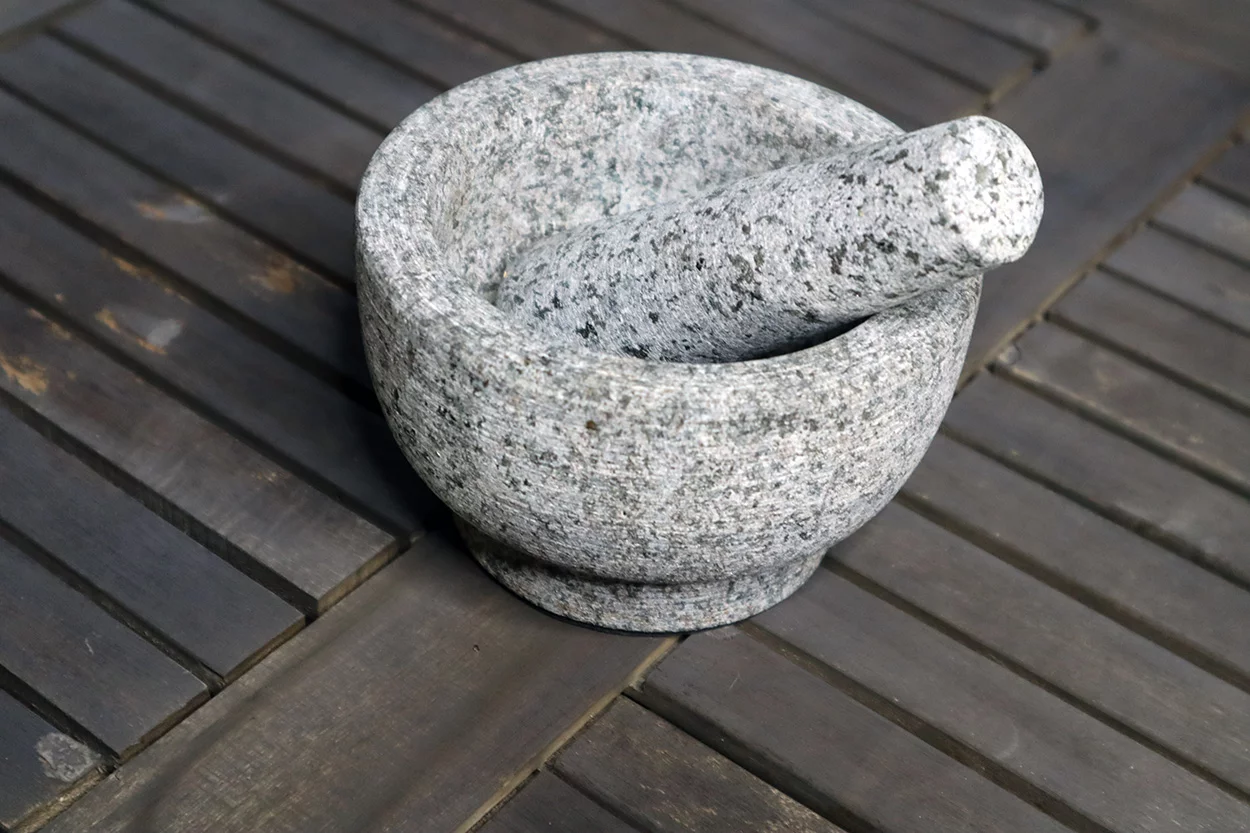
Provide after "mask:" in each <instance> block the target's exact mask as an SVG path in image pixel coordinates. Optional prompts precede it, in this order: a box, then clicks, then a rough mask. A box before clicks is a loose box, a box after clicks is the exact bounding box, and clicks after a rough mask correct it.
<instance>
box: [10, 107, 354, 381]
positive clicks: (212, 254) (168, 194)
mask: <svg viewBox="0 0 1250 833" xmlns="http://www.w3.org/2000/svg"><path fill="white" fill-rule="evenodd" d="M0 120H3V122H4V130H0V167H3V168H6V169H7V170H8V171H9V172H10V173H12V174H13V175H14V176H16V177H18V178H19V179H22V180H23V181H25V182H26V183H28V184H29V185H30V186H31V187H32V188H34V189H37V190H38V191H40V192H41V193H43V194H45V195H47V196H48V197H49V198H51V199H53V200H55V201H56V202H58V203H60V204H61V205H62V206H64V207H65V208H66V209H67V210H69V211H71V212H73V213H74V214H77V215H79V216H80V217H83V218H85V219H86V220H89V221H90V222H92V223H95V224H96V225H98V226H100V227H101V228H103V229H105V230H107V231H108V232H110V233H111V234H114V235H116V236H117V237H118V238H119V239H121V240H122V241H123V242H125V243H127V244H128V245H131V246H134V247H136V248H138V249H140V250H142V251H143V252H144V253H145V254H146V255H148V256H150V257H151V258H152V259H153V260H155V261H156V262H158V263H160V264H161V265H162V266H164V267H165V268H167V269H170V270H171V271H173V272H175V273H177V274H178V275H180V276H181V277H182V278H184V279H185V280H186V281H188V282H189V283H190V284H192V285H193V286H194V287H195V288H196V290H198V291H199V292H200V293H203V297H204V298H206V299H210V303H212V304H214V305H216V306H219V307H220V306H225V307H226V308H228V309H229V310H230V311H231V312H233V313H236V314H237V315H238V316H241V317H242V318H244V319H247V320H249V321H250V322H252V323H254V324H255V325H256V326H258V327H260V328H262V329H264V330H268V331H269V332H271V333H273V334H275V335H276V336H277V337H280V338H281V339H284V340H285V341H286V342H287V343H289V344H290V345H293V346H294V347H295V348H298V349H299V350H301V351H303V352H304V353H305V354H306V355H307V356H308V357H310V358H312V359H314V360H316V362H317V363H318V364H319V365H321V366H322V367H324V368H326V369H328V370H329V371H331V372H335V373H339V374H342V375H343V376H346V377H349V378H352V379H355V380H358V381H359V382H360V384H361V385H368V384H369V371H368V369H367V368H366V367H365V360H364V349H363V346H362V344H361V337H360V322H359V318H358V315H357V311H356V299H355V298H354V297H352V295H351V294H350V293H349V292H346V291H344V290H343V289H341V288H339V287H338V286H336V285H335V284H332V283H330V282H329V281H327V280H326V279H324V278H322V277H320V276H318V275H317V274H315V273H313V272H311V271H309V270H308V269H305V268H304V267H302V266H300V265H299V264H298V263H297V262H295V261H294V260H292V259H291V258H290V257H287V256H286V255H284V254H282V253H281V252H279V251H278V250H276V249H274V248H272V247H270V246H267V245H265V244H264V243H262V242H260V241H259V240H257V239H256V238H254V237H251V236H249V235H248V234H246V233H244V232H243V231H241V230H240V229H238V228H237V227H235V226H232V225H230V224H228V223H226V222H224V221H222V220H221V219H220V218H219V217H218V216H217V215H215V214H213V213H212V212H211V211H210V210H209V209H208V208H206V207H205V206H204V205H203V204H201V203H199V202H196V201H195V200H192V199H191V198H190V197H187V196H186V195H184V194H183V193H182V192H180V191H177V190H175V189H173V188H170V187H169V186H167V185H165V184H163V183H162V182H160V181H158V180H156V179H154V178H152V177H150V176H148V175H147V174H144V173H143V172H141V171H140V170H138V169H137V168H135V167H133V166H131V165H129V164H127V163H125V162H123V161H122V160H120V159H119V158H117V157H116V156H114V155H112V154H110V153H108V152H106V151H104V150H103V149H101V148H100V147H99V146H98V145H96V144H94V143H92V142H91V141H89V140H87V139H85V138H83V137H81V136H78V135H77V134H75V133H73V132H71V131H70V130H68V129H67V128H65V127H64V126H63V125H60V124H58V123H56V122H55V121H53V120H52V119H50V118H49V117H47V116H45V115H43V114H42V113H40V112H38V111H36V110H35V109H33V108H31V107H29V106H27V105H26V104H23V103H22V102H20V101H18V100H17V99H15V98H13V97H12V96H9V95H7V94H5V93H0ZM273 340H274V341H277V339H273ZM287 349H288V350H289V349H291V348H287Z"/></svg>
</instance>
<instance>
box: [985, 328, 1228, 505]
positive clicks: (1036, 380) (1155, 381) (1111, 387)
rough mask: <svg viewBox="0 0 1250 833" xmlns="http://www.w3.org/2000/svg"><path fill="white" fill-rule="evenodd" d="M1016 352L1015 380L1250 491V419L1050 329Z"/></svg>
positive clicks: (1033, 334)
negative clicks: (1046, 392)
mask: <svg viewBox="0 0 1250 833" xmlns="http://www.w3.org/2000/svg"><path fill="white" fill-rule="evenodd" d="M1016 348H1017V352H1016V353H1015V354H1014V359H1013V361H1011V362H1010V366H1009V370H1010V372H1011V373H1012V375H1014V376H1016V377H1017V378H1019V379H1023V380H1025V381H1027V382H1029V383H1030V384H1032V385H1035V386H1037V387H1040V388H1044V389H1045V390H1047V391H1048V392H1050V394H1051V395H1052V396H1056V397H1058V398H1061V399H1063V400H1065V401H1067V402H1069V403H1070V404H1071V405H1072V406H1073V407H1076V408H1079V409H1081V410H1083V411H1086V412H1088V413H1091V414H1094V415H1096V416H1098V417H1099V418H1101V419H1104V420H1106V421H1108V422H1110V423H1112V424H1113V427H1116V428H1118V429H1119V430H1120V431H1122V432H1128V433H1131V434H1133V435H1134V436H1136V437H1138V438H1139V439H1141V440H1143V441H1145V442H1147V443H1148V444H1152V445H1157V446H1160V447H1162V448H1165V449H1167V450H1168V451H1169V452H1170V453H1172V454H1175V455H1176V456H1178V457H1180V458H1181V459H1184V460H1186V461H1188V462H1190V463H1191V464H1193V465H1194V466H1196V467H1198V468H1200V469H1202V470H1205V471H1207V472H1209V473H1212V474H1214V475H1217V476H1218V477H1220V478H1222V479H1223V480H1225V481H1226V482H1230V483H1232V484H1234V486H1235V487H1236V488H1240V489H1243V490H1245V491H1247V492H1250V417H1248V416H1246V415H1245V414H1242V413H1239V412H1237V411H1234V410H1232V409H1231V408H1228V407H1225V406H1223V405H1220V404H1219V403H1217V402H1214V401H1212V400H1210V399H1208V398H1207V397H1205V396H1203V395H1202V394H1200V393H1195V392H1194V391H1193V390H1192V389H1190V388H1187V387H1185V386H1184V385H1181V384H1178V383H1177V382H1174V381H1172V380H1171V379H1169V378H1167V377H1166V376H1162V375H1160V374H1158V373H1155V372H1153V371H1151V370H1148V369H1147V368H1144V367H1142V366H1141V365H1139V364H1136V363H1135V362H1132V361H1130V360H1128V359H1126V358H1124V357H1123V356H1121V355H1119V354H1117V353H1113V352H1111V351H1110V350H1106V349H1104V348H1101V347H1098V346H1097V345H1095V344H1092V343H1091V342H1089V341H1086V340H1085V339H1083V338H1080V337H1079V336H1076V335H1073V334H1072V333H1070V332H1068V331H1066V330H1063V329H1061V328H1059V327H1055V326H1053V325H1050V324H1042V325H1039V326H1037V327H1034V328H1033V329H1032V330H1030V331H1029V332H1027V333H1025V335H1024V337H1023V338H1022V339H1020V340H1019V341H1017V342H1016Z"/></svg>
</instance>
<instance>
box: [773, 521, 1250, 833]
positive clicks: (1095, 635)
mask: <svg viewBox="0 0 1250 833" xmlns="http://www.w3.org/2000/svg"><path fill="white" fill-rule="evenodd" d="M1086 557H1087V558H1097V557H1098V554H1097V553H1087V555H1086ZM830 558H831V559H832V560H833V561H836V562H837V563H839V564H842V565H845V566H847V567H850V568H851V569H852V570H854V571H855V572H857V573H859V574H861V575H863V576H866V577H868V578H869V579H870V580H871V581H873V582H875V583H876V584H878V585H879V586H881V587H884V588H885V589H886V590H887V591H889V592H890V593H893V594H896V595H897V596H898V597H900V598H902V599H904V600H905V601H906V602H908V603H910V604H913V605H915V606H916V607H918V608H920V609H921V610H923V611H925V613H927V614H929V615H931V616H933V617H935V618H937V619H940V620H941V621H943V622H944V623H947V624H949V625H950V626H952V627H953V628H955V629H957V630H958V631H960V632H961V633H963V634H966V635H967V636H968V637H970V638H971V639H972V640H975V641H976V642H978V643H980V644H982V645H984V646H986V647H988V648H989V649H990V650H991V651H993V652H995V654H996V655H997V656H999V657H1005V658H1007V660H1008V661H1010V662H1013V663H1016V664H1018V665H1019V666H1020V667H1022V668H1025V669H1027V670H1028V671H1029V672H1030V673H1032V674H1035V675H1037V677H1038V678H1040V679H1043V680H1045V681H1047V682H1048V683H1050V684H1052V685H1054V686H1056V687H1057V688H1058V689H1060V690H1062V691H1064V692H1066V693H1067V694H1068V695H1070V696H1072V697H1075V698H1077V699H1079V700H1081V701H1083V702H1085V703H1087V704H1088V705H1090V706H1093V707H1094V708H1095V709H1097V710H1099V711H1101V712H1102V713H1103V714H1104V715H1108V716H1110V717H1112V718H1113V719H1114V720H1116V721H1118V722H1119V723H1120V724H1122V725H1126V726H1129V727H1131V728H1132V729H1133V730H1135V731H1136V732H1138V733H1140V734H1141V735H1142V736H1144V737H1147V738H1150V739H1151V740H1153V741H1154V742H1155V743H1157V744H1159V745H1160V746H1162V747H1165V748H1167V749H1169V750H1171V751H1172V752H1173V753H1176V754H1178V755H1179V756H1181V757H1182V758H1185V759H1188V761H1190V762H1191V763H1193V764H1196V765H1198V766H1199V767H1202V768H1204V769H1206V770H1208V771H1210V772H1213V773H1215V774H1216V775H1218V776H1219V777H1221V778H1223V779H1225V780H1226V781H1227V782H1229V783H1232V784H1234V785H1236V786H1237V787H1238V788H1240V789H1241V790H1243V791H1244V790H1245V789H1246V787H1247V785H1250V755H1247V754H1246V750H1247V748H1250V695H1248V694H1247V693H1246V692H1245V691H1243V690H1241V689H1238V688H1235V687H1234V686H1232V685H1230V684H1228V683H1226V682H1224V681H1222V680H1220V679H1218V678H1216V677H1214V676H1212V675H1211V674H1208V673H1206V672H1205V671H1202V670H1201V669H1199V668H1197V667H1196V666H1194V665H1191V664H1190V663H1188V662H1186V661H1185V660H1184V659H1182V658H1180V657H1178V656H1176V655H1175V654H1173V653H1170V652H1169V651H1167V650H1165V649H1163V648H1161V647H1159V646H1158V645H1156V644H1154V643H1152V642H1150V641H1149V640H1147V639H1145V638H1144V637H1141V636H1139V635H1137V634H1135V633H1132V632H1131V631H1129V630H1127V629H1126V628H1124V627H1122V626H1120V625H1118V624H1116V623H1114V622H1112V621H1111V620H1110V619H1107V618H1105V617H1103V616H1100V615H1099V614H1097V613H1095V612H1094V611H1092V610H1090V609H1089V608H1088V607H1085V606H1084V605H1082V604H1080V603H1079V602H1077V601H1074V600H1073V599H1071V598H1069V597H1067V596H1065V595H1064V594H1062V593H1060V592H1058V591H1057V590H1053V589H1051V588H1049V587H1046V586H1045V585H1043V584H1041V583H1040V582H1038V581H1037V580H1035V579H1032V578H1030V577H1028V576H1026V575H1025V574H1024V573H1022V572H1020V571H1019V570H1016V569H1015V568H1014V567H1011V566H1010V565H1008V564H1006V563H1004V562H1002V561H1000V560H998V559H996V558H994V557H993V556H991V555H989V554H988V553H986V552H984V551H982V550H979V549H977V548H976V547H974V546H973V545H971V544H969V543H968V542H966V541H964V540H963V539H961V538H958V537H956V536H955V535H953V534H951V533H950V532H947V531H946V530H944V529H942V528H941V527H940V526H938V525H936V524H934V523H932V522H930V521H927V520H925V519H923V518H921V517H920V516H918V515H916V514H914V513H912V512H909V511H907V510H905V509H902V508H899V507H890V508H888V509H887V510H886V511H885V512H883V513H882V514H881V515H879V516H878V517H877V518H875V519H874V520H873V521H871V522H870V523H869V524H868V525H867V526H865V527H864V528H863V529H862V530H860V532H858V533H856V534H855V535H853V536H852V537H851V538H850V539H848V540H847V541H845V542H843V543H842V544H841V545H839V546H838V547H835V548H834V550H833V552H832V553H831V554H830ZM1228 613H1230V614H1244V606H1242V607H1241V608H1239V609H1237V608H1235V609H1232V610H1229V611H1228ZM1246 621H1248V620H1246V619H1244V618H1242V619H1237V618H1230V619H1227V620H1226V625H1227V626H1229V627H1238V623H1243V624H1244V623H1245V622H1246ZM758 622H759V624H760V625H761V626H763V627H765V628H768V629H769V630H771V631H773V632H774V633H776V634H778V635H779V636H781V637H782V638H784V639H786V640H788V641H790V642H792V643H793V644H795V645H796V646H798V647H799V648H800V649H802V650H803V651H806V652H807V653H809V654H811V655H813V656H815V657H817V658H818V659H820V660H821V661H823V662H828V663H830V664H831V665H832V666H833V667H834V668H836V669H837V670H838V671H839V672H841V673H844V674H847V675H848V676H850V677H852V678H854V679H856V680H859V681H860V682H861V683H862V684H863V685H865V686H868V687H869V688H871V689H873V690H874V691H876V692H877V693H878V694H880V695H881V696H882V697H885V698H887V699H888V700H890V702H892V703H895V704H897V705H898V706H899V707H901V708H903V709H905V710H907V711H908V712H910V713H912V714H914V715H916V716H917V717H920V718H921V719H922V720H925V721H926V722H929V723H931V724H932V725H934V726H936V727H937V728H939V729H941V730H942V731H944V732H945V733H946V734H948V735H949V736H951V737H953V738H955V739H956V740H959V741H962V742H964V743H967V744H968V745H970V746H971V747H973V748H976V749H978V750H979V751H980V752H981V753H983V754H984V755H985V756H986V757H987V758H990V759H993V760H995V761H996V762H997V763H998V764H1000V765H1002V766H1005V767H1008V768H1010V769H1011V770H1012V771H1013V772H1014V773H1015V774H1016V775H1018V776H1020V777H1021V778H1024V779H1026V780H1029V781H1031V782H1032V783H1033V784H1035V785H1036V786H1038V787H1039V788H1041V789H1042V790H1044V791H1045V792H1046V793H1047V794H1048V795H1051V796H1053V797H1054V798H1056V799H1057V800H1059V801H1062V802H1064V803H1066V804H1069V805H1070V806H1072V807H1073V808H1075V809H1077V810H1079V811H1080V812H1082V813H1083V814H1084V815H1086V816H1087V817H1089V818H1091V819H1093V820H1095V821H1097V822H1098V823H1099V824H1101V825H1103V826H1105V827H1107V828H1109V829H1112V830H1166V829H1177V830H1225V829H1228V830H1232V829H1236V828H1237V825H1235V824H1232V823H1231V821H1232V820H1233V819H1238V818H1240V819H1250V806H1244V805H1243V806H1241V807H1240V809H1238V805H1237V804H1236V803H1232V802H1231V799H1228V797H1227V796H1222V795H1220V793H1219V792H1218V791H1217V790H1215V789H1214V788H1213V787H1212V786H1211V785H1210V784H1209V783H1204V782H1202V781H1199V780H1198V779H1196V778H1195V777H1194V776H1192V775H1190V774H1189V773H1186V772H1184V771H1181V770H1180V769H1178V768H1177V767H1176V766H1175V765H1174V764H1171V763H1169V762H1168V761H1167V760H1165V759H1164V758H1163V757H1161V756H1159V755H1157V754H1155V753H1153V752H1151V751H1149V750H1148V749H1147V748H1146V747H1144V746H1141V745H1139V744H1138V743H1136V742H1135V741H1132V740H1130V739H1129V738H1127V737H1125V736H1123V735H1120V734H1117V732H1116V730H1115V729H1113V728H1111V727H1108V726H1107V725H1105V724H1104V723H1100V722H1098V721H1096V720H1093V719H1092V718H1090V717H1088V716H1086V715H1085V714H1083V713H1081V712H1079V711H1077V710H1076V709H1074V708H1073V707H1071V706H1068V705H1066V704H1064V703H1063V702H1062V701H1061V700H1059V699H1058V698H1057V697H1054V696H1053V695H1050V694H1047V693H1045V692H1044V691H1043V690H1042V689H1041V688H1038V687H1036V686H1034V685H1033V684H1032V683H1030V682H1027V681H1026V680H1025V679H1024V678H1023V677H1019V676H1016V675H1015V674H1013V673H1012V672H1010V671H1008V670H1007V669H1005V668H1003V667H1002V666H1001V665H999V664H998V663H996V662H995V661H993V660H991V659H987V658H985V657H982V656H980V655H978V654H977V653H975V652H974V651H972V650H970V649H968V648H966V647H963V646H960V645H959V644H958V643H957V642H955V641H954V640H952V639H950V638H948V637H943V636H939V635H938V633H937V632H936V631H934V630H930V629H928V628H926V627H924V626H923V625H921V624H920V622H919V621H918V620H916V619H912V618H910V617H908V616H907V615H906V614H904V613H903V612H902V611H900V610H898V609H896V608H893V607H891V606H890V605H888V604H886V603H885V602H883V601H880V600H879V599H876V598H874V597H873V596H871V595H870V594H868V593H865V592H864V591H863V590H859V589H857V588H854V587H853V586H852V585H851V584H850V583H848V582H847V581H845V580H843V579H840V578H837V577H835V576H832V575H829V576H824V575H819V574H818V578H816V579H814V580H813V581H812V582H811V583H810V585H808V586H807V587H805V588H804V589H803V590H801V591H800V592H799V593H798V594H796V595H795V597H794V598H793V600H791V601H790V602H788V603H786V604H783V605H781V606H779V607H777V608H775V609H774V610H773V611H770V612H768V613H766V614H764V615H763V616H762V617H761V618H760V619H759V620H758ZM1221 818H1223V820H1224V823H1223V824H1220V823H1217V822H1218V821H1219V819H1221Z"/></svg>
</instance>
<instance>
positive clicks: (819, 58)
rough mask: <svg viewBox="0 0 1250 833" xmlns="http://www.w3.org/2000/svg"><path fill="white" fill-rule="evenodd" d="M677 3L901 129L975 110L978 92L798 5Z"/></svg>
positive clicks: (765, 0)
mask: <svg viewBox="0 0 1250 833" xmlns="http://www.w3.org/2000/svg"><path fill="white" fill-rule="evenodd" d="M676 2H678V3H679V5H681V6H684V7H686V8H688V9H691V10H692V11H695V12H697V13H699V14H701V15H704V16H705V17H707V18H708V19H710V20H713V21H715V22H716V23H719V24H720V25H722V26H725V27H726V28H728V29H731V30H733V31H735V32H738V33H739V34H741V35H743V36H744V37H747V38H750V39H751V40H754V41H756V42H757V43H760V44H762V45H764V46H767V47H769V48H770V49H775V50H777V51H778V52H781V53H782V54H783V55H786V56H788V57H790V58H792V59H793V60H796V61H799V62H801V63H804V64H807V65H808V66H810V67H812V68H813V69H815V70H816V71H818V72H820V73H821V74H822V75H824V76H825V77H826V78H828V79H829V81H830V82H831V84H832V86H833V87H834V88H835V89H838V90H840V91H842V92H844V93H846V94H847V95H850V96H851V97H852V98H856V99H859V100H861V101H863V102H864V103H865V104H867V105H868V106H869V107H872V108H874V109H876V110H880V111H881V112H882V113H883V114H884V115H886V116H888V117H889V118H892V119H895V120H896V121H899V122H900V123H901V124H903V125H904V126H906V127H917V126H920V125H926V124H934V123H936V122H942V121H946V120H948V119H951V118H954V117H955V116H959V115H966V114H968V113H971V112H974V111H977V110H979V109H980V107H981V99H982V96H981V94H980V93H977V92H976V91H974V90H972V89H971V88H969V87H966V86H964V85H962V84H960V83H958V82H957V81H954V80H953V79H951V78H948V77H946V76H944V75H941V74H940V73H938V72H936V71H935V70H932V69H930V68H929V67H927V66H925V65H924V64H922V63H921V62H920V61H918V60H916V59H915V58H912V57H910V56H908V55H904V54H903V53H901V52H896V51H894V50H891V49H890V48H888V47H883V46H882V44H881V43H880V42H878V41H876V40H874V39H872V38H870V37H868V36H866V35H864V34H862V33H860V32H857V31H855V30H854V29H852V28H850V27H849V26H846V25H845V24H841V23H838V22H836V21H833V20H830V19H829V18H827V17H824V16H822V15H820V14H817V13H816V12H814V11H812V10H811V9H809V8H807V7H806V6H804V5H801V4H800V3H799V2H798V0H676Z"/></svg>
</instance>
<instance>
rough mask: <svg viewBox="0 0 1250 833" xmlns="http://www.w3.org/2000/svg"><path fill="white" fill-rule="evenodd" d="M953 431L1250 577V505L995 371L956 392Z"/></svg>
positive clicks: (1067, 490)
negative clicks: (1248, 546)
mask: <svg viewBox="0 0 1250 833" xmlns="http://www.w3.org/2000/svg"><path fill="white" fill-rule="evenodd" d="M946 425H947V427H948V429H950V430H953V431H955V432H956V433H958V435H959V436H960V437H961V438H964V439H966V440H967V441H968V442H969V443H970V444H972V445H974V446H976V447H978V448H983V449H985V450H987V451H989V452H990V453H991V454H993V455H994V456H995V457H998V458H1000V459H1004V460H1009V461H1010V462H1011V465H1013V466H1017V467H1020V468H1024V469H1027V470H1028V471H1029V472H1031V473H1032V474H1034V475H1035V476H1037V477H1039V478H1041V479H1043V480H1045V481H1046V482H1048V483H1050V484H1052V485H1053V486H1055V487H1056V488H1059V489H1061V490H1062V491H1064V492H1065V493H1067V494H1071V495H1075V496H1078V497H1079V499H1081V500H1083V501H1087V502H1088V503H1090V504H1091V505H1094V506H1096V507H1098V509H1099V510H1100V511H1102V512H1104V513H1106V514H1108V515H1110V516H1112V517H1114V518H1116V519H1117V520H1119V521H1120V522H1122V523H1125V524H1128V525H1130V526H1133V527H1134V528H1140V529H1144V530H1147V531H1149V532H1151V533H1152V534H1154V535H1156V536H1159V537H1160V538H1162V539H1165V540H1167V541H1168V542H1169V543H1170V544H1172V545H1173V546H1176V547H1178V548H1179V549H1180V550H1181V551H1183V552H1185V553H1187V554H1189V555H1191V556H1192V557H1195V558H1198V559H1200V560H1201V561H1203V562H1204V563H1206V564H1209V565H1211V566H1213V567H1214V568H1215V569H1218V570H1220V571H1221V572H1223V573H1224V574H1226V575H1229V576H1233V577H1235V578H1236V579H1237V580H1239V581H1242V582H1250V550H1247V549H1246V545H1245V543H1246V541H1247V540H1250V502H1248V501H1246V500H1244V499H1243V498H1241V497H1238V496H1237V495H1235V494H1233V493H1232V492H1229V491H1226V490H1224V489H1221V488H1220V487H1218V486H1216V485H1215V484H1213V483H1211V482H1210V481H1209V480H1206V479H1204V478H1202V477H1199V476H1198V475H1196V474H1193V473H1191V472H1189V471H1187V470H1186V469H1182V468H1180V467H1179V466H1177V465H1175V464H1173V463H1170V462H1168V461H1167V460H1164V459H1163V458H1162V457H1158V456H1156V455H1154V454H1152V453H1151V452H1149V451H1146V450H1145V449H1143V448H1141V447H1140V446H1139V445H1137V444H1135V443H1133V442H1131V441H1129V440H1126V439H1124V438H1122V437H1120V436H1117V435H1116V434H1113V433H1111V432H1110V431H1107V430H1106V429H1103V428H1100V427H1098V426H1097V425H1095V424H1093V423H1092V422H1088V421H1086V420H1083V419H1081V418H1080V417H1078V416H1076V415H1075V414H1072V413H1070V412H1068V411H1065V410H1063V409H1062V408H1059V407H1058V406H1056V405H1052V404H1050V403H1049V402H1047V401H1046V400H1044V399H1041V398H1040V397H1038V396H1035V395H1033V394H1030V393H1026V392H1025V391H1023V390H1021V389H1020V388H1018V387H1016V386H1015V385H1012V384H1009V383H1007V382H1004V381H1001V380H999V379H996V378H994V377H993V376H988V375H987V376H982V377H980V378H978V379H977V380H975V381H974V382H973V383H972V384H971V385H969V386H968V387H967V388H965V389H964V391H963V392H962V393H960V394H959V396H957V397H955V401H954V403H952V405H951V409H950V411H949V412H948V413H947V415H946Z"/></svg>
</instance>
